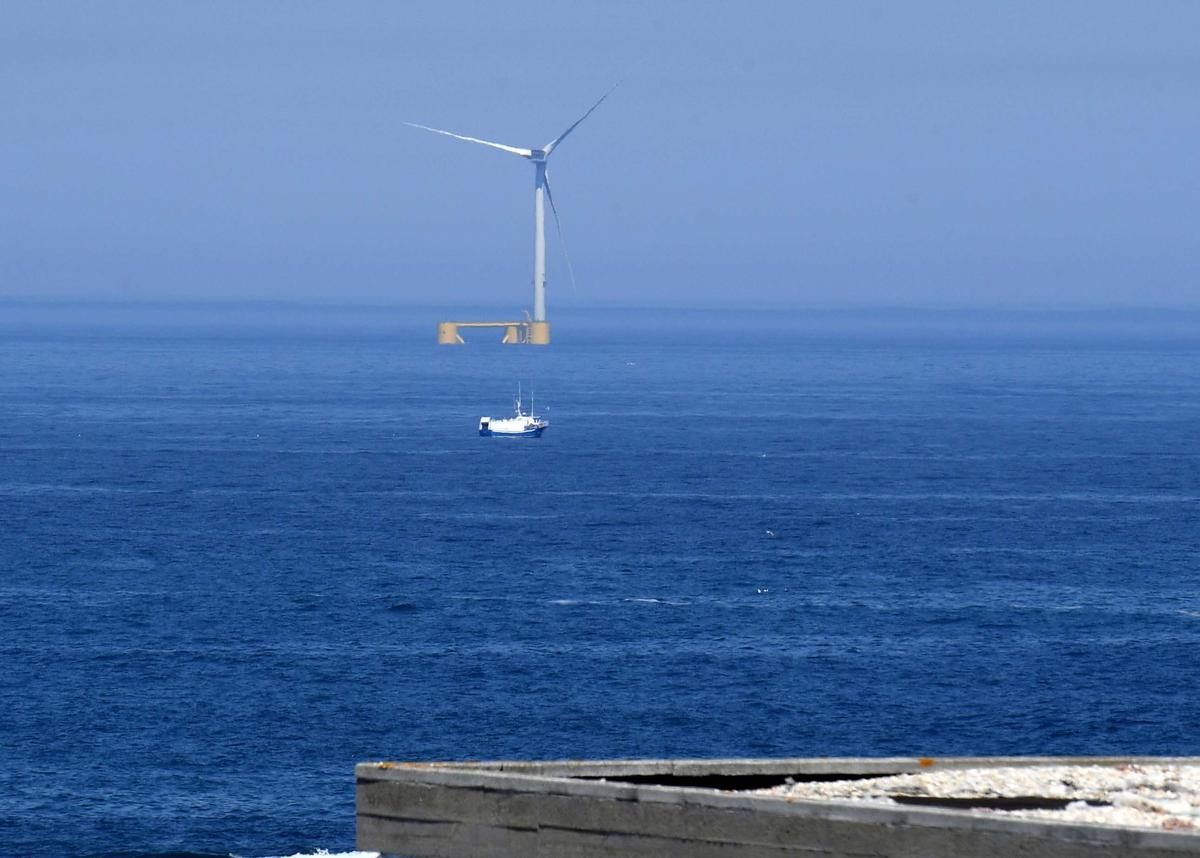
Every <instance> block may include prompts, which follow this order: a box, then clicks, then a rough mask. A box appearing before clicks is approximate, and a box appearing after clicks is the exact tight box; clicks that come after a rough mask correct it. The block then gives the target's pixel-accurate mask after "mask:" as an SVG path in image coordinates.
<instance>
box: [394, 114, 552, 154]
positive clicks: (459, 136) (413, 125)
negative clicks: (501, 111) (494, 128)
mask: <svg viewBox="0 0 1200 858" xmlns="http://www.w3.org/2000/svg"><path fill="white" fill-rule="evenodd" d="M404 124H405V125H407V126H409V127H410V128H421V129H423V130H425V131H432V132H433V133H434V134H445V135H446V136H447V137H453V138H454V139H455V140H466V141H467V142H468V143H482V144H483V145H484V146H491V147H492V148H493V149H502V150H504V151H505V152H512V153H513V154H514V155H520V156H521V157H522V158H528V157H529V156H530V155H532V154H533V153H532V152H530V151H529V150H528V149H519V148H517V147H516V146H505V145H504V144H503V143H493V142H492V141H491V140H480V139H479V138H478V137H467V136H466V135H465V134H455V133H454V132H453V131H443V130H442V129H440V128H430V127H429V126H428V125H420V124H418V123H416V122H405V123H404Z"/></svg>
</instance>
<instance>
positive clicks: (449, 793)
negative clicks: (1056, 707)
mask: <svg viewBox="0 0 1200 858" xmlns="http://www.w3.org/2000/svg"><path fill="white" fill-rule="evenodd" d="M1163 762H1173V763H1191V764H1196V763H1200V759H1195V758H1190V759H1186V760H1184V759H1179V758H1162V757H1154V758H1149V757H1105V758H1100V757H1087V758H1078V757H1075V758H1066V757H1044V758H1034V757H1017V758H1012V757H988V758H979V757H975V758H965V757H958V758H941V759H936V760H932V759H921V758H915V757H914V758H889V759H871V758H855V759H833V758H830V759H791V760H786V759H785V760H631V761H621V760H615V761H568V762H495V763H362V764H360V765H359V766H358V767H357V771H356V774H357V803H358V847H359V848H360V849H364V850H373V851H378V852H382V853H384V854H389V855H403V856H445V858H459V856H462V858H467V856H470V858H517V856H521V858H526V856H550V855H553V856H579V858H583V856H606V858H607V856H622V855H630V856H642V855H656V856H690V858H709V856H712V858H718V856H719V858H766V856H772V858H777V856H785V855H794V856H804V855H807V856H815V855H821V856H828V858H836V856H848V858H849V856H853V858H865V856H874V858H883V857H884V856H894V858H972V856H974V858H1009V856H1023V858H1041V856H1056V858H1099V856H1109V857H1110V858H1111V856H1131V858H1132V856H1137V858H1167V856H1171V858H1179V856H1183V855H1200V835H1195V834H1182V833H1174V832H1165V831H1154V830H1149V829H1132V828H1117V827H1114V826H1100V825H1078V824H1070V823H1061V822H1043V821H1040V820H1037V821H1033V820H1016V819H1007V818H997V817H989V816H987V815H980V814H977V813H972V812H971V811H969V810H952V809H942V808H926V807H907V806H905V807H892V806H886V805H866V804H862V803H853V802H844V801H789V800H784V799H780V798H775V797H769V796H760V795H752V794H744V793H737V792H731V791H727V790H722V789H714V788H711V786H697V785H673V786H663V785H658V784H655V783H653V781H654V780H655V779H660V780H667V781H669V782H672V783H675V784H679V783H680V782H681V781H682V782H688V781H690V782H692V783H694V784H712V783H718V784H725V783H734V782H737V780H738V779H750V780H755V779H762V778H768V779H770V778H771V777H774V778H777V779H778V780H780V781H782V780H783V778H785V777H789V776H790V777H794V778H796V779H798V780H803V779H818V778H819V779H829V778H831V777H836V776H850V777H853V776H856V775H857V776H863V775H890V774H898V773H902V772H916V771H929V770H930V769H945V768H983V767H989V766H997V765H1004V766H1013V765H1018V766H1037V765H1067V764H1076V765H1125V764H1132V763H1163ZM622 778H635V779H637V781H638V782H636V783H630V782H622Z"/></svg>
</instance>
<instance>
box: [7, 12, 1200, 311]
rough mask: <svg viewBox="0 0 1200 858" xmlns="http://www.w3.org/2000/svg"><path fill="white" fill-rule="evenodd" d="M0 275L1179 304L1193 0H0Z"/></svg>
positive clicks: (405, 288) (166, 291) (661, 300)
mask: <svg viewBox="0 0 1200 858" xmlns="http://www.w3.org/2000/svg"><path fill="white" fill-rule="evenodd" d="M2 12H3V15H2V21H0V200H2V203H0V297H9V296H44V297H64V298H74V297H91V298H104V299H108V298H137V299H143V298H145V299H164V300H174V299H180V298H184V299H205V298H213V299H230V298H251V299H295V300H300V301H318V302H325V301H335V302H373V303H377V302H383V303H407V302H414V303H421V304H442V303H444V304H447V305H455V304H468V303H478V302H488V303H494V304H505V305H507V304H511V305H513V306H514V307H520V306H527V305H528V304H529V303H530V300H531V291H532V290H531V288H530V285H529V284H530V281H531V268H532V197H533V194H532V178H533V176H532V174H533V171H532V169H531V167H530V166H529V165H528V164H527V163H526V162H525V161H523V160H522V159H520V158H517V157H515V156H512V155H508V154H505V153H501V152H497V151H494V150H490V149H486V148H484V147H481V146H474V145H471V144H467V143H460V142H457V141H453V140H450V139H447V138H442V137H437V136H435V135H432V134H427V133H425V132H421V131H417V130H413V129H410V128H407V127H405V126H404V125H403V124H402V122H403V121H404V120H411V121H416V122H421V123H425V124H429V125H435V126H439V127H443V128H450V129H453V130H456V131H460V132H463V133H466V134H472V135H475V136H481V137H486V138H489V139H493V140H499V141H501V142H504V143H508V144H512V145H517V146H524V147H529V146H536V145H541V144H544V143H545V142H547V141H548V140H550V139H551V138H552V137H554V136H556V135H557V134H558V133H559V132H560V131H562V130H563V129H564V128H565V127H566V126H567V125H569V124H570V123H571V122H572V121H573V120H574V119H575V118H577V116H578V115H579V114H580V113H582V112H583V111H584V110H585V109H586V108H587V107H588V105H589V104H591V103H592V102H593V101H594V100H595V99H596V98H597V97H599V95H600V94H601V93H603V92H604V91H605V90H606V89H607V88H608V87H610V86H611V85H612V84H613V82H615V81H616V80H618V79H621V78H624V79H625V81H624V83H623V84H622V86H621V87H620V88H619V89H618V90H617V91H616V92H615V93H614V94H613V95H612V96H611V97H610V98H609V100H608V101H607V102H605V104H604V105H603V106H601V108H600V109H599V110H597V111H596V113H595V114H593V116H592V117H591V118H590V119H589V120H588V121H587V122H586V123H584V124H583V125H582V126H580V128H579V129H578V130H577V131H576V132H575V133H574V134H573V135H572V136H571V138H570V139H569V140H568V141H566V142H565V143H563V145H562V148H561V149H559V150H558V151H557V152H556V153H555V155H554V156H553V158H552V159H551V176H552V179H553V186H554V192H555V199H556V201H557V203H558V206H559V211H560V213H561V215H562V217H563V221H564V228H565V230H566V237H567V242H568V246H569V248H570V251H571V254H572V259H573V261H574V263H575V269H576V274H577V277H578V280H579V295H578V297H577V296H576V295H574V294H573V293H572V290H571V286H570V283H569V280H568V278H567V276H566V270H565V267H564V265H563V263H562V257H561V255H560V254H559V252H558V247H557V244H556V243H555V239H554V233H553V230H552V229H551V233H550V236H551V244H550V248H549V253H548V256H549V267H550V284H549V287H548V290H549V291H548V305H549V308H550V316H551V318H553V315H554V307H555V306H556V305H558V306H581V305H587V304H626V305H674V304H687V303H696V304H708V305H712V304H722V303H735V302H738V301H741V300H747V301H752V302H755V303H760V304H768V305H786V306H799V307H803V306H845V305H852V306H857V305H875V304H888V305H896V304H901V305H955V306H973V305H996V304H1000V305H1007V306H1033V305H1038V306H1041V305H1081V304H1082V305H1110V304H1142V305H1159V306H1172V305H1175V306H1178V305H1187V306H1196V305H1198V304H1200V248H1198V246H1197V235H1198V231H1200V230H1198V227H1200V165H1198V164H1197V155H1196V152H1197V151H1198V150H1200V133H1198V132H1200V94H1198V91H1200V35H1198V34H1200V3H1195V2H1165V0H1159V1H1158V2H1152V3H1143V4H1137V3H1129V2H1124V3H1104V2H1078V3H1072V2H1054V3H1046V2H1040V0H1039V2H1030V3H1014V2H1004V3H990V4H984V3H962V2H946V3H927V2H925V3H923V2H912V3H895V2H878V3H832V2H825V3H792V2H777V3H737V4H734V3H721V4H718V3H696V2H656V3H613V2H602V3H579V2H563V3H533V4H520V3H517V4H513V3H496V2H421V3H400V2H379V3H367V2H329V3H298V2H286V3H284V2H279V3H267V2H254V3H251V2H236V3H234V2H229V3H218V2H163V0H146V2H140V3H128V2H115V0H108V1H107V2H104V3H94V2H76V3H71V2H20V0H8V2H6V3H4V5H3V10H2Z"/></svg>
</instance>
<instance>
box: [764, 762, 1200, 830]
mask: <svg viewBox="0 0 1200 858" xmlns="http://www.w3.org/2000/svg"><path fill="white" fill-rule="evenodd" d="M757 792H759V793H761V794H764V795H775V796H781V797H783V798H788V799H818V800H820V799H839V800H846V799H849V800H855V801H869V802H882V803H885V804H895V803H896V802H894V801H893V797H904V796H919V797H923V798H952V799H972V798H978V799H982V800H983V802H985V803H986V801H987V800H989V799H996V798H1013V799H1037V798H1045V799H1058V800H1062V799H1066V800H1068V801H1070V804H1068V805H1067V806H1066V807H1065V808H1062V809H1014V810H997V809H993V808H986V807H981V808H971V812H972V813H987V814H996V815H1002V816H1013V817H1022V818H1026V819H1045V820H1059V821H1062V822H1084V823H1095V824H1100V825H1120V826H1125V827H1131V828H1158V829H1165V830H1168V831H1179V832H1186V833H1196V834H1200V765H1194V766H1193V765H1178V766H1168V765H1149V764H1147V765H1135V764H1130V765H1122V766H997V767H991V768H980V769H942V770H938V771H929V772H921V773H919V774H911V775H891V776H888V777H879V778H867V779H864V780H847V781H824V782H821V781H808V782H803V781H802V782H799V783H785V784H783V785H781V786H777V787H771V788H769V789H763V790H757Z"/></svg>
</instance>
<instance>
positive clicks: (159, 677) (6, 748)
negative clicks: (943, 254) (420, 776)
mask: <svg viewBox="0 0 1200 858" xmlns="http://www.w3.org/2000/svg"><path fill="white" fill-rule="evenodd" d="M9 309H10V310H11V308H9ZM436 318H437V314H436V313H433V312H427V313H425V314H424V315H421V314H420V313H416V314H415V315H414V314H413V313H408V312H402V311H383V310H380V311H371V310H369V309H368V310H360V311H357V310H344V309H342V310H339V309H336V308H334V309H328V308H326V309H321V308H294V307H290V308H289V307H282V308H281V307H273V306H270V305H266V306H247V307H225V308H223V309H218V310H216V311H213V310H211V309H206V308H204V307H179V308H162V307H159V308H151V309H149V310H146V309H144V308H143V309H142V310H129V309H128V308H125V309H122V308H119V307H118V308H115V309H114V308H112V307H93V308H88V307H84V308H82V309H77V310H73V311H71V312H67V311H65V310H64V311H61V312H60V311H59V310H55V309H54V308H49V309H47V308H40V309H39V308H37V307H34V308H33V309H30V308H17V310H16V311H12V312H6V313H5V314H4V319H3V320H0V667H2V670H0V854H2V855H5V856H8V855H13V856H16V855H22V856H51V855H54V856H57V855H68V854H69V855H82V856H101V855H105V856H107V855H121V856H129V858H132V856H165V855H175V854H186V855H208V854H211V855H220V856H226V855H230V854H233V855H239V856H267V855H290V854H294V853H306V854H311V853H313V852H316V851H318V850H322V849H324V850H329V851H331V852H337V851H348V850H352V849H353V848H354V804H353V767H354V764H355V762H357V761H361V760H373V759H404V760H438V759H461V758H561V757H662V756H667V757H683V756H687V757H710V756H791V755H796V756H813V755H849V754H853V755H873V754H924V755H945V754H1124V753H1141V754H1197V753H1200V738H1198V737H1200V732H1198V725H1200V694H1198V693H1197V688H1198V687H1200V527H1198V525H1200V333H1198V332H1200V326H1198V325H1197V324H1196V322H1197V318H1198V317H1196V316H1192V317H1186V318H1183V319H1182V320H1180V319H1179V318H1176V317H1173V316H1170V315H1169V314H1158V315H1153V314H1152V315H1151V317H1149V318H1141V317H1127V316H1126V315H1124V314H1121V313H1113V314H1107V315H1104V314H1101V315H1099V316H1088V317H1083V318H1075V317H1072V316H1070V315H1066V316H1061V317H1059V316H1051V317H1043V316H1039V315H1037V314H1029V315H1024V316H1023V315H1020V314H1016V315H1009V316H1004V315H1001V316H999V317H988V316H981V317H977V316H972V315H970V314H958V315H955V314H935V313H925V314H906V313H894V314H887V313H877V314H869V313H865V314H854V313H845V314H837V313H828V314H824V315H822V314H816V315H815V316H814V315H804V314H797V315H795V316H788V317H783V316H778V315H772V316H767V317H759V318H757V319H756V318H754V317H749V316H746V317H736V316H729V315H724V314H717V313H711V314H705V313H691V314H687V313H678V312H665V311H664V312H659V313H651V312H648V311H644V312H641V313H628V314H623V313H620V312H616V311H605V312H596V313H592V314H587V313H582V312H577V313H576V314H574V315H572V316H564V317H560V318H559V320H558V321H557V323H556V328H555V331H554V335H555V344H554V345H553V346H551V347H550V348H547V349H535V348H516V347H501V346H499V345H497V344H494V343H493V342H490V340H491V339H492V335H491V332H487V331H484V332H478V333H476V334H475V335H474V336H473V337H472V341H471V343H470V344H469V345H468V346H466V347H462V348H447V347H442V348H439V347H437V346H435V345H433V339H434V337H433V322H434V321H436ZM518 381H520V382H522V384H523V385H524V386H525V387H526V389H527V390H528V387H529V386H530V385H531V384H532V386H533V388H534V395H535V397H536V403H537V406H538V410H539V411H541V412H542V413H543V414H544V416H547V417H548V418H549V419H550V421H551V424H552V425H551V428H550V429H549V430H548V431H547V433H546V435H545V436H544V437H543V438H541V439H540V440H523V441H513V440H502V439H481V438H479V437H478V436H477V435H476V425H477V421H478V418H479V417H480V415H483V414H492V415H504V414H506V413H507V412H508V410H509V409H510V408H511V400H512V395H513V393H514V392H515V388H516V385H517V382H518Z"/></svg>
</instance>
